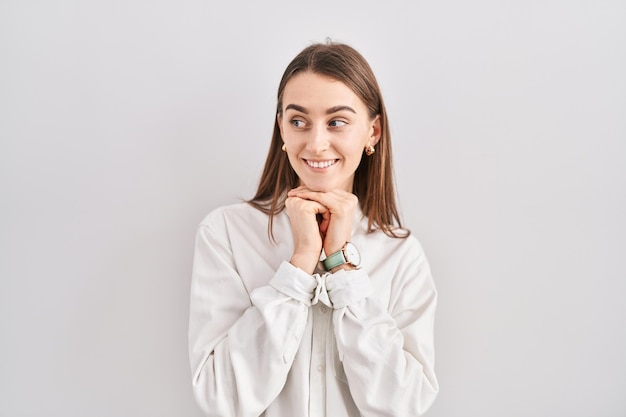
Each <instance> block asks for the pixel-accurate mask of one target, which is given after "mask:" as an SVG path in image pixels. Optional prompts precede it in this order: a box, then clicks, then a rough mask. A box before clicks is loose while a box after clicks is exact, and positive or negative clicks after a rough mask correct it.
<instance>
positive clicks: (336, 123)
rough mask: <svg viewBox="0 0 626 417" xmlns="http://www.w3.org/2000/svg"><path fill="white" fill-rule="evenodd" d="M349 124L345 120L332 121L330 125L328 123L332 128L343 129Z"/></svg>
mask: <svg viewBox="0 0 626 417" xmlns="http://www.w3.org/2000/svg"><path fill="white" fill-rule="evenodd" d="M347 124H348V122H346V121H344V120H331V122H330V123H328V126H330V127H342V126H345V125H347Z"/></svg>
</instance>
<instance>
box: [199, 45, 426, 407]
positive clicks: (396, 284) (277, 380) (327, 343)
mask: <svg viewBox="0 0 626 417" xmlns="http://www.w3.org/2000/svg"><path fill="white" fill-rule="evenodd" d="M392 175H393V174H392V164H391V138H390V135H389V126H388V122H387V114H386V111H385V106H384V104H383V99H382V96H381V93H380V88H379V87H378V84H377V82H376V79H375V77H374V74H373V73H372V70H371V68H370V67H369V65H368V64H367V62H366V61H365V59H364V58H363V57H362V56H361V55H360V54H359V53H358V52H357V51H355V50H354V49H353V48H351V47H349V46H347V45H343V44H335V43H330V44H315V45H312V46H309V47H307V48H305V49H304V50H303V51H302V52H301V53H300V54H298V55H297V56H296V57H295V58H294V60H293V61H292V62H291V63H290V64H289V65H288V67H287V69H286V70H285V73H284V74H283V77H282V80H281V82H280V85H279V88H278V103H277V110H276V121H275V124H274V134H273V137H272V142H271V144H270V150H269V154H268V156H267V161H266V164H265V169H264V171H263V174H262V176H261V180H260V184H259V188H258V191H257V194H256V196H255V197H254V198H253V199H252V200H250V201H249V202H246V203H241V204H235V205H230V206H226V207H221V208H218V209H216V210H214V211H213V212H212V213H210V214H209V215H208V216H207V217H206V218H205V219H204V220H203V221H202V223H201V224H200V226H199V229H198V234H197V240H196V251H195V257H194V266H193V278H192V287H191V313H190V323H189V342H190V345H189V350H190V360H191V367H192V372H193V388H194V393H195V396H196V399H197V401H198V403H199V404H200V406H201V407H202V409H204V410H205V411H206V413H207V414H208V415H210V416H266V417H274V416H280V417H300V416H329V417H342V416H377V417H380V416H401V417H408V416H418V415H422V414H423V413H424V412H425V411H426V409H428V407H429V406H430V405H431V404H432V402H433V400H434V398H435V396H436V395H437V392H438V384H437V379H436V377H435V373H434V349H433V324H434V315H435V305H436V298H437V294H436V290H435V287H434V284H433V280H432V277H431V274H430V269H429V266H428V261H427V260H426V258H425V256H424V253H423V251H422V248H421V247H420V245H419V243H418V241H417V240H416V239H415V238H414V237H412V236H410V235H409V233H408V231H407V230H405V229H403V228H402V227H401V225H400V221H399V217H398V211H397V209H396V202H395V195H394V187H393V178H392Z"/></svg>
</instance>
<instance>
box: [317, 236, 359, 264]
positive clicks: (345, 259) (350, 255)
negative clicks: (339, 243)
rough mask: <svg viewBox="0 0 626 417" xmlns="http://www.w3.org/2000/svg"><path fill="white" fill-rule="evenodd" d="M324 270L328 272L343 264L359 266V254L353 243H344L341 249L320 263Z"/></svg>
mask: <svg viewBox="0 0 626 417" xmlns="http://www.w3.org/2000/svg"><path fill="white" fill-rule="evenodd" d="M322 263H323V264H324V268H326V270H327V271H330V270H331V269H333V268H336V267H338V266H339V265H343V264H350V265H352V266H354V267H357V266H359V265H360V264H361V254H360V253H359V250H358V249H357V248H356V246H354V243H351V242H346V244H345V245H343V248H341V249H339V250H338V251H337V252H335V253H333V254H330V255H328V256H327V257H326V259H324V260H323V261H322Z"/></svg>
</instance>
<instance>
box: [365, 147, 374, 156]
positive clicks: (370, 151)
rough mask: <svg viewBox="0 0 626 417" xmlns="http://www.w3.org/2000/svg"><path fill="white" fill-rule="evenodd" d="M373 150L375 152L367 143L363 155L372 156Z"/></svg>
mask: <svg viewBox="0 0 626 417" xmlns="http://www.w3.org/2000/svg"><path fill="white" fill-rule="evenodd" d="M374 152H376V149H374V147H373V146H372V145H369V146H366V147H365V155H367V156H372V155H374Z"/></svg>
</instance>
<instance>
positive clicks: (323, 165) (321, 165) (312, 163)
mask: <svg viewBox="0 0 626 417" xmlns="http://www.w3.org/2000/svg"><path fill="white" fill-rule="evenodd" d="M306 163H307V164H308V165H309V166H310V167H312V168H328V167H329V166H332V165H335V160H334V159H332V160H330V161H308V160H307V161H306Z"/></svg>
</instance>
